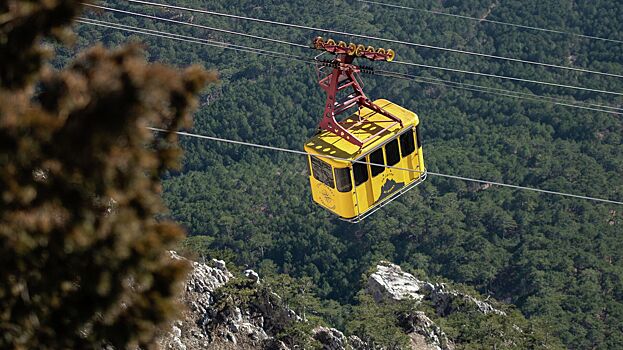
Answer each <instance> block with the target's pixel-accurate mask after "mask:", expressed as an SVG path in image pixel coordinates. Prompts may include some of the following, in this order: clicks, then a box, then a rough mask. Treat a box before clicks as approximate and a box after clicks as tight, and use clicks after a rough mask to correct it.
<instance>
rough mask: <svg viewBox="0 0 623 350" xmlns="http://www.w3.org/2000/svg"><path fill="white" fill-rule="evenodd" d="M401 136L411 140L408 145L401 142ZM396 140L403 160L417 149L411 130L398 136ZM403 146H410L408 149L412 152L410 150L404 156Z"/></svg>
mask: <svg viewBox="0 0 623 350" xmlns="http://www.w3.org/2000/svg"><path fill="white" fill-rule="evenodd" d="M403 136H405V137H408V136H410V138H411V141H410V143H404V144H403V142H402V140H403ZM398 139H399V143H400V155H401V157H402V158H405V157H408V156H410V155H412V154H413V152H415V150H416V149H417V148H416V145H415V142H416V141H415V136H414V135H413V128H409V130H408V131H407V132H404V133H402V134H400V135H399V136H398ZM405 145H407V146H408V145H410V146H411V147H410V148H413V149H412V150H410V151H409V152H408V153H406V154H405V153H404V152H405V147H404V146H405Z"/></svg>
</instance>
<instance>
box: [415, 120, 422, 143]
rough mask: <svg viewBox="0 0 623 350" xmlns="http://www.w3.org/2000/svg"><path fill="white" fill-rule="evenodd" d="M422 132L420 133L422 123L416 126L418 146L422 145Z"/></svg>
mask: <svg viewBox="0 0 623 350" xmlns="http://www.w3.org/2000/svg"><path fill="white" fill-rule="evenodd" d="M421 135H422V134H420V124H418V125H417V126H416V127H415V137H416V138H417V148H420V147H422V136H421Z"/></svg>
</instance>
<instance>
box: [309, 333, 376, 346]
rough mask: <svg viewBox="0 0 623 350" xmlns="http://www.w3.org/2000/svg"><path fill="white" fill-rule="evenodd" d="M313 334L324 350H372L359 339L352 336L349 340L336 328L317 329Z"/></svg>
mask: <svg viewBox="0 0 623 350" xmlns="http://www.w3.org/2000/svg"><path fill="white" fill-rule="evenodd" d="M313 332H314V339H316V340H317V341H318V342H320V344H322V349H323V350H347V349H352V350H365V349H370V348H369V347H368V345H367V344H366V343H365V342H363V341H362V340H361V339H359V337H357V336H355V335H351V336H350V337H348V338H347V337H346V336H344V333H342V332H340V331H338V330H337V329H335V328H327V327H316V328H314V330H313Z"/></svg>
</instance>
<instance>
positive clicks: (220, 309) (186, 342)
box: [160, 252, 367, 350]
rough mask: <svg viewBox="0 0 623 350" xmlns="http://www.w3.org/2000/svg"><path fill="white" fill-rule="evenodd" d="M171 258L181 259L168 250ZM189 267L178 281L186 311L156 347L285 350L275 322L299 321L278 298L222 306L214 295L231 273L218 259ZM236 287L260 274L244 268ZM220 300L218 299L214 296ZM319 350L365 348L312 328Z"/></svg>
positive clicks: (252, 281)
mask: <svg viewBox="0 0 623 350" xmlns="http://www.w3.org/2000/svg"><path fill="white" fill-rule="evenodd" d="M171 256H172V258H173V259H184V258H183V257H180V256H179V255H177V254H176V253H175V252H171ZM191 265H192V270H191V272H190V274H189V275H188V278H187V280H186V283H185V285H184V293H183V296H182V303H183V304H185V306H186V309H185V310H184V312H183V313H182V316H183V317H182V318H181V319H179V320H177V321H175V322H173V324H172V326H171V329H170V331H169V332H167V334H165V335H164V336H163V337H162V338H161V340H160V346H161V348H162V349H168V350H195V349H258V350H259V349H271V350H272V349H279V350H289V349H290V348H289V347H288V346H286V344H284V343H283V342H282V341H280V340H278V339H276V337H275V336H276V334H277V333H278V332H279V331H280V330H281V329H282V328H280V326H281V325H282V324H284V323H287V322H304V320H303V319H302V318H301V317H300V316H298V315H297V314H296V313H295V312H294V311H292V310H290V309H288V308H285V307H283V306H280V305H281V303H280V301H281V298H280V297H279V296H278V295H277V294H275V293H273V292H270V291H267V292H264V293H263V294H260V295H259V297H257V298H256V299H254V300H255V301H254V302H253V303H252V304H249V303H238V304H237V303H235V302H234V303H233V305H226V306H223V305H222V303H223V299H225V301H228V298H229V297H227V296H226V297H223V295H220V296H219V295H217V293H218V292H219V288H221V287H223V286H225V285H226V284H228V282H233V281H234V280H235V278H236V277H234V276H233V275H232V274H231V273H230V272H229V271H228V270H227V267H226V265H225V262H223V261H222V260H216V259H213V260H211V261H209V262H206V263H199V262H191ZM239 278H242V279H245V278H246V280H245V281H240V282H241V285H242V286H243V287H244V286H248V287H253V286H258V285H260V284H261V280H260V276H259V275H258V274H257V273H256V272H255V271H253V270H246V271H244V277H239ZM219 298H220V299H219ZM309 336H310V339H311V338H314V339H316V340H317V341H319V342H320V344H321V345H322V346H323V349H330V350H346V349H353V350H363V349H367V346H366V344H365V343H364V342H363V341H361V339H359V338H357V337H355V336H351V337H348V338H346V337H345V336H344V334H343V333H342V332H340V331H338V330H336V329H333V328H326V327H318V328H316V329H315V330H314V331H313V334H310V335H309Z"/></svg>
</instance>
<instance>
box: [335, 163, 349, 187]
mask: <svg viewBox="0 0 623 350" xmlns="http://www.w3.org/2000/svg"><path fill="white" fill-rule="evenodd" d="M335 185H336V186H337V190H338V191H340V192H350V191H351V190H352V189H353V183H352V182H351V181H350V169H349V168H335Z"/></svg>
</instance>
